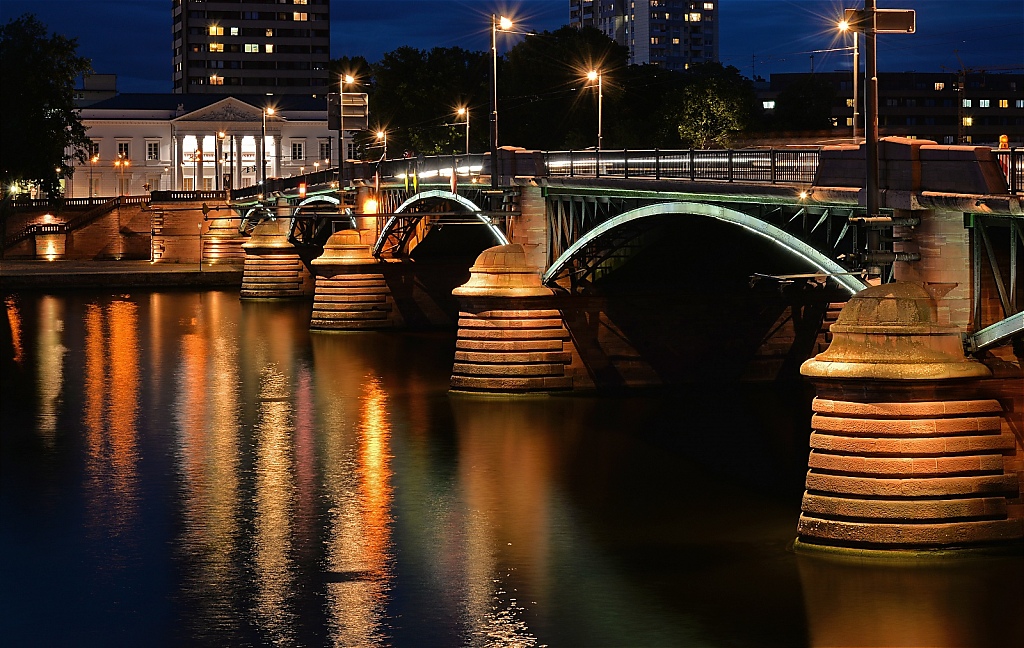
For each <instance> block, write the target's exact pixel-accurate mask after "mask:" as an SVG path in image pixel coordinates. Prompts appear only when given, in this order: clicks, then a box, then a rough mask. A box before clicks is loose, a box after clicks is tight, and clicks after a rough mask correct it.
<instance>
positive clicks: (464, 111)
mask: <svg viewBox="0 0 1024 648" xmlns="http://www.w3.org/2000/svg"><path fill="white" fill-rule="evenodd" d="M455 114H457V115H458V116H459V117H463V116H465V117H466V155H469V108H466V107H465V106H463V107H461V108H459V109H458V111H456V113H455Z"/></svg>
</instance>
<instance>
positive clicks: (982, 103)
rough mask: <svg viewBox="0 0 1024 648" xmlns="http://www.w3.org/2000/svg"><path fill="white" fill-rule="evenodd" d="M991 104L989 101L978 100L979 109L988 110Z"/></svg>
mask: <svg viewBox="0 0 1024 648" xmlns="http://www.w3.org/2000/svg"><path fill="white" fill-rule="evenodd" d="M989 103H990V102H989V100H988V99H978V108H988V106H989Z"/></svg>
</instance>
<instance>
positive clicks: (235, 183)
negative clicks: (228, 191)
mask: <svg viewBox="0 0 1024 648" xmlns="http://www.w3.org/2000/svg"><path fill="white" fill-rule="evenodd" d="M232 137H234V138H235V150H234V156H233V157H234V159H233V160H232V161H231V186H232V188H234V189H237V188H239V187H241V186H242V140H243V139H244V136H243V135H233V136H232Z"/></svg>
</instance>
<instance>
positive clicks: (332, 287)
mask: <svg viewBox="0 0 1024 648" xmlns="http://www.w3.org/2000/svg"><path fill="white" fill-rule="evenodd" d="M312 265H313V268H314V270H315V272H316V288H315V291H314V293H313V315H312V318H311V320H310V323H309V328H311V329H321V330H334V331H354V330H366V329H385V328H391V327H392V326H394V307H395V305H394V300H393V299H392V298H391V290H390V289H388V285H387V282H386V281H385V280H384V274H383V273H382V272H381V267H382V264H381V262H380V261H378V260H377V259H375V258H374V257H373V255H372V254H371V253H370V246H369V245H366V244H364V243H363V242H362V241H361V240H360V237H359V232H358V231H357V230H342V231H340V232H335V233H334V234H332V235H331V238H329V239H327V243H326V244H324V253H323V254H322V255H320V256H319V257H317V258H316V259H313V261H312Z"/></svg>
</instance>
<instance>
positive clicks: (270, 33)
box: [263, 27, 274, 38]
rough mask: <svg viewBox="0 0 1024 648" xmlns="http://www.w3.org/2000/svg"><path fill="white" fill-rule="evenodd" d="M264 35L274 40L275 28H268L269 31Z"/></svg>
mask: <svg viewBox="0 0 1024 648" xmlns="http://www.w3.org/2000/svg"><path fill="white" fill-rule="evenodd" d="M263 35H264V36H266V37H267V38H273V37H274V30H273V28H271V27H267V31H265V32H263Z"/></svg>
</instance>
